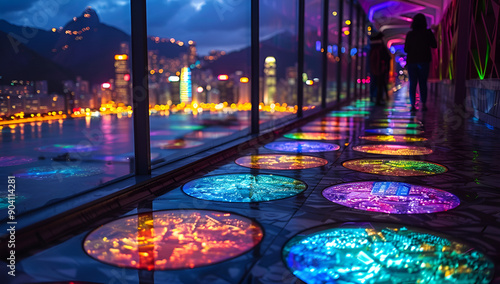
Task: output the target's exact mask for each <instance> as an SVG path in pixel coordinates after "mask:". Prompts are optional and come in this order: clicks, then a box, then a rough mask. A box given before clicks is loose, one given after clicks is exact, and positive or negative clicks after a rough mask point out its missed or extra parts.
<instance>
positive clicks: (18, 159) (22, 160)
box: [0, 156, 35, 167]
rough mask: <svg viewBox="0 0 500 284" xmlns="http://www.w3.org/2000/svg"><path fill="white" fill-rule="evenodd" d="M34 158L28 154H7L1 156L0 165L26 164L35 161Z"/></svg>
mask: <svg viewBox="0 0 500 284" xmlns="http://www.w3.org/2000/svg"><path fill="white" fill-rule="evenodd" d="M34 161H35V159H34V158H30V157H26V156H5V157H0V167H11V166H19V165H25V164H29V163H32V162H34Z"/></svg>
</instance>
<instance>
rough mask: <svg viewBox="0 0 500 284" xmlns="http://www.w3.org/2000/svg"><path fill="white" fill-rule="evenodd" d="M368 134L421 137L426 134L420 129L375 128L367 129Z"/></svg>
mask: <svg viewBox="0 0 500 284" xmlns="http://www.w3.org/2000/svg"><path fill="white" fill-rule="evenodd" d="M365 132H367V133H376V134H385V135H419V134H422V133H424V131H422V130H418V129H403V128H374V129H365Z"/></svg>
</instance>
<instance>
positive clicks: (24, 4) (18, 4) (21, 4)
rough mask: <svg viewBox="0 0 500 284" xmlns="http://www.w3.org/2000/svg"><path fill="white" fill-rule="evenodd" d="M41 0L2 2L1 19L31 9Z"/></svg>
mask: <svg viewBox="0 0 500 284" xmlns="http://www.w3.org/2000/svg"><path fill="white" fill-rule="evenodd" d="M38 1H39V0H15V1H2V4H0V7H1V9H0V18H4V15H6V14H10V13H12V12H17V11H23V10H26V9H29V8H30V7H31V6H33V4H35V3H36V2H38Z"/></svg>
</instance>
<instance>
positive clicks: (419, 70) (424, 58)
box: [405, 13, 437, 111]
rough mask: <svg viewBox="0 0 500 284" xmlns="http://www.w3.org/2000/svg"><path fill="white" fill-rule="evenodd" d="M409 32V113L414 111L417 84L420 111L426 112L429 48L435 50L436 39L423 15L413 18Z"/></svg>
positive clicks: (407, 47)
mask: <svg viewBox="0 0 500 284" xmlns="http://www.w3.org/2000/svg"><path fill="white" fill-rule="evenodd" d="M411 29H412V30H411V31H409V32H408V34H406V40H405V52H406V55H407V56H406V62H407V66H408V76H409V77H410V103H411V111H416V108H415V103H416V102H415V99H416V98H415V97H416V93H417V83H418V85H419V87H420V100H421V101H422V105H423V106H422V110H424V111H426V110H427V105H426V102H427V78H428V77H429V65H430V62H431V60H432V54H431V48H437V42H436V38H435V37H434V34H433V33H432V31H431V30H430V29H427V19H426V18H425V16H424V14H421V13H418V14H416V15H415V16H414V17H413V22H412V24H411Z"/></svg>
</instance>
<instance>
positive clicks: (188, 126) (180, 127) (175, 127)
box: [170, 125, 205, 130]
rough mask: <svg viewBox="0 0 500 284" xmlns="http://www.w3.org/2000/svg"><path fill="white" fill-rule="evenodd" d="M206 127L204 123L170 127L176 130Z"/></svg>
mask: <svg viewBox="0 0 500 284" xmlns="http://www.w3.org/2000/svg"><path fill="white" fill-rule="evenodd" d="M203 128H205V126H203V125H171V126H170V129H174V130H202V129H203Z"/></svg>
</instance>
